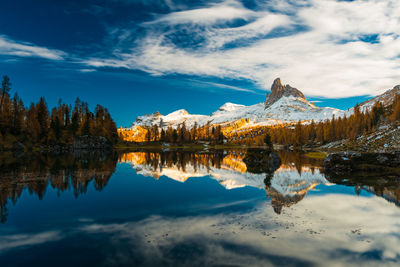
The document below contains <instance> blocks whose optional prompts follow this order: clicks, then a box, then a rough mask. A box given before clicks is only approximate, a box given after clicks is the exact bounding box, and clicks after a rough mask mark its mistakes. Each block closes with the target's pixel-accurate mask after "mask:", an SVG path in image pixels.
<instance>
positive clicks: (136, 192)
mask: <svg viewBox="0 0 400 267" xmlns="http://www.w3.org/2000/svg"><path fill="white" fill-rule="evenodd" d="M257 155H261V156H260V157H257ZM278 155H279V158H280V159H281V164H280V165H279V166H275V165H274V164H272V163H271V164H270V162H271V161H270V158H269V157H270V156H268V157H266V158H265V155H264V154H263V153H261V152H258V151H251V150H250V151H248V150H227V151H222V150H221V151H200V152H199V151H198V152H185V151H144V152H143V151H142V152H132V153H123V154H119V155H116V154H108V155H104V154H92V155H63V156H60V155H58V156H56V157H55V156H54V155H35V157H31V158H25V159H23V160H14V159H12V158H11V157H4V158H1V159H0V162H1V171H0V194H1V195H0V196H1V198H0V199H1V203H2V205H1V207H2V213H3V220H5V219H6V217H7V216H6V215H7V210H6V207H8V208H9V210H10V215H9V216H8V217H9V218H8V221H7V222H6V223H5V224H3V225H0V262H1V263H2V266H30V265H38V266H47V265H48V266H54V262H57V265H58V266H71V265H74V266H104V265H106V266H121V265H127V266H131V265H141V266H165V265H167V266H187V265H190V266H204V265H211V266H214V265H217V266H219V265H221V266H222V265H225V266H226V265H229V266H231V265H232V266H269V265H280V266H281V265H289V266H308V265H311V266H314V265H318V266H319V265H321V266H326V265H336V266H351V265H366V264H367V265H368V264H369V265H375V266H376V265H389V266H390V265H396V263H398V262H399V260H400V236H399V234H398V233H399V232H400V224H399V223H398V218H399V216H400V209H398V208H397V207H396V206H395V205H393V204H392V203H390V202H394V203H396V205H399V184H400V182H399V180H396V179H395V178H393V179H387V178H385V179H384V178H379V176H378V178H377V177H376V176H375V177H372V176H371V177H363V178H360V177H334V176H330V175H328V174H324V173H323V169H322V167H321V166H322V162H321V160H317V159H310V158H307V157H305V156H304V155H301V154H296V153H293V152H286V151H279V152H278ZM118 162H119V163H118ZM272 165H274V166H272ZM135 172H136V173H137V174H138V175H136V174H135ZM189 178H190V179H189ZM92 187H93V189H92ZM95 190H98V191H99V190H102V192H101V193H99V192H97V191H95ZM85 192H86V194H85ZM28 193H29V195H30V194H32V195H34V197H31V196H28V197H27V195H28ZM55 193H57V194H58V195H59V196H57V195H56V194H55ZM81 194H85V196H81ZM357 194H359V195H357ZM66 195H72V196H71V197H70V198H68V197H65V198H64V196H66ZM375 195H376V196H379V197H375ZM73 196H75V197H76V199H74V198H73ZM78 196H79V197H78ZM37 198H39V199H41V200H40V201H39V200H37ZM17 200H19V201H17ZM388 201H389V202H388ZM7 202H8V203H9V204H8V205H7ZM12 202H15V203H17V202H18V203H17V205H16V206H12V208H10V207H11V205H10V203H12ZM52 202H54V203H52ZM11 209H13V211H12V212H11ZM82 251H84V253H82ZM65 255H68V257H65ZM59 259H63V260H62V261H60V260H59Z"/></svg>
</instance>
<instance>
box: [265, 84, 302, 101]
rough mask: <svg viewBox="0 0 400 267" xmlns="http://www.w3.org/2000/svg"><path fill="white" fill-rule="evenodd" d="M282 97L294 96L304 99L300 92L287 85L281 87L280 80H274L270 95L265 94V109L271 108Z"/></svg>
mask: <svg viewBox="0 0 400 267" xmlns="http://www.w3.org/2000/svg"><path fill="white" fill-rule="evenodd" d="M283 96H294V97H300V98H304V99H306V98H305V97H304V95H303V93H302V92H300V91H299V90H297V89H296V88H293V87H291V86H290V85H288V84H287V85H282V82H281V79H280V78H276V79H275V80H274V83H273V84H272V86H271V93H267V97H266V98H265V107H266V108H267V107H269V106H271V105H272V104H273V103H275V102H276V101H278V100H279V99H280V98H281V97H283Z"/></svg>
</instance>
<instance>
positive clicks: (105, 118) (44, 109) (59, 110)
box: [0, 76, 118, 148]
mask: <svg viewBox="0 0 400 267" xmlns="http://www.w3.org/2000/svg"><path fill="white" fill-rule="evenodd" d="M10 90H11V82H10V79H9V78H8V77H7V76H4V77H3V81H2V86H1V100H0V148H1V145H2V144H3V146H9V145H10V144H12V143H14V142H16V141H18V142H22V143H24V144H27V145H33V146H34V145H54V144H71V143H73V141H74V140H75V138H77V137H79V136H83V135H87V136H103V137H105V138H107V139H108V140H109V141H110V142H112V143H116V142H117V140H118V133H117V127H116V124H115V122H114V121H113V119H112V118H111V115H110V113H109V112H108V110H107V109H106V108H104V107H102V106H101V105H97V106H96V108H95V111H94V113H93V112H91V111H90V110H89V106H88V103H86V102H83V101H81V100H79V98H77V99H76V101H75V105H74V107H72V106H71V105H67V104H65V103H63V102H62V100H61V99H60V100H59V103H58V106H57V107H54V108H53V109H52V110H51V111H49V108H48V106H47V104H46V101H45V99H44V98H43V97H41V98H40V100H39V102H38V103H32V104H31V105H30V106H29V107H26V106H25V105H24V103H23V102H22V100H21V99H20V98H19V96H18V94H17V93H15V94H14V96H13V97H12V98H11V97H10Z"/></svg>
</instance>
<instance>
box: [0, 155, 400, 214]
mask: <svg viewBox="0 0 400 267" xmlns="http://www.w3.org/2000/svg"><path fill="white" fill-rule="evenodd" d="M277 153H278V155H279V158H280V159H281V165H280V166H279V165H278V166H269V165H268V164H269V162H270V161H269V157H270V155H269V153H265V152H263V151H257V150H246V149H242V150H215V151H141V152H131V153H122V154H119V155H118V154H116V153H110V154H105V153H89V154H88V153H85V154H75V155H73V154H66V155H46V154H35V155H32V156H30V157H28V156H26V157H24V158H19V159H13V157H12V156H11V155H4V156H3V157H1V158H0V215H1V221H2V222H5V220H6V219H7V205H8V203H9V202H12V203H14V204H15V203H16V202H17V200H18V199H19V198H20V197H21V194H22V192H23V190H24V189H27V190H28V191H29V193H30V194H35V195H37V196H38V198H39V199H43V197H44V195H45V193H46V189H47V188H48V186H51V188H52V189H53V190H55V191H57V193H58V194H61V193H63V192H65V191H67V190H72V191H73V193H74V195H75V197H78V196H79V195H80V194H84V193H86V192H87V189H88V186H89V184H91V183H93V185H94V187H95V189H96V190H98V191H101V190H102V189H103V188H104V187H105V186H106V185H107V183H108V181H109V179H110V177H111V176H112V174H113V173H114V172H115V170H116V166H117V162H120V163H129V164H131V165H132V167H133V168H134V169H135V170H136V172H137V173H138V174H141V175H144V176H151V177H154V178H155V179H158V178H159V177H160V176H167V177H169V178H171V179H174V180H177V181H180V182H185V181H186V180H187V179H189V178H190V177H204V176H209V177H211V178H213V179H215V180H217V181H218V182H219V183H220V184H221V185H222V186H224V187H225V188H226V189H228V190H230V189H234V188H240V187H245V186H251V187H257V188H260V189H265V192H266V196H267V198H268V199H270V200H271V201H270V202H271V206H272V207H273V209H274V211H275V212H276V213H277V214H280V213H281V212H282V209H283V208H284V207H290V206H292V205H294V204H296V203H298V202H299V201H301V200H302V199H304V197H305V196H306V194H307V192H309V190H312V189H314V188H315V187H316V186H317V185H319V184H329V183H335V184H341V185H346V186H353V187H354V190H355V191H356V193H357V192H360V191H361V190H365V191H368V192H371V193H374V194H376V195H378V196H381V197H383V198H385V199H386V200H388V201H390V202H394V203H395V204H396V205H397V206H400V180H399V179H398V178H390V177H389V178H388V177H385V178H382V177H379V175H375V176H374V175H370V176H368V177H334V176H330V175H326V174H324V173H323V168H322V164H323V162H322V160H320V159H313V158H308V157H306V156H304V155H303V154H301V153H295V152H289V151H278V152H277Z"/></svg>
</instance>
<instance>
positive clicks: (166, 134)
mask: <svg viewBox="0 0 400 267" xmlns="http://www.w3.org/2000/svg"><path fill="white" fill-rule="evenodd" d="M146 130H147V132H146V141H147V142H168V143H179V144H185V143H195V142H198V141H208V142H213V143H217V144H222V143H223V142H224V134H223V133H222V128H221V126H220V125H217V126H211V125H210V124H207V125H205V126H201V127H199V126H198V125H197V123H195V124H194V126H193V127H192V128H188V127H187V126H186V124H185V123H184V122H183V123H182V124H180V125H179V126H178V127H177V128H176V129H173V128H172V127H168V128H166V129H165V130H164V128H161V130H160V127H158V126H157V125H154V126H152V127H146Z"/></svg>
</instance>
